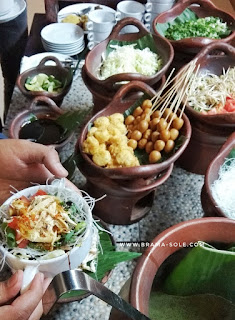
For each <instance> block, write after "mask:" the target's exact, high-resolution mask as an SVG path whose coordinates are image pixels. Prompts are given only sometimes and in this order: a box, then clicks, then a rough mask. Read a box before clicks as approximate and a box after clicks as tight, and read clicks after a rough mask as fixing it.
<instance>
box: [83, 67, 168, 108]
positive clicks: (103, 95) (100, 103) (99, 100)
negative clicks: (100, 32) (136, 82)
mask: <svg viewBox="0 0 235 320" xmlns="http://www.w3.org/2000/svg"><path fill="white" fill-rule="evenodd" d="M82 79H83V82H84V83H85V85H86V87H87V88H88V90H89V91H90V92H91V94H92V98H93V105H94V107H93V114H96V113H97V112H99V111H100V110H102V109H104V108H105V107H106V106H107V105H108V104H109V103H110V102H111V101H112V100H113V97H114V95H115V93H116V91H114V90H113V91H109V90H107V89H105V91H104V88H103V87H102V85H98V84H97V83H95V82H92V80H91V79H89V78H88V76H87V74H86V70H85V68H84V66H83V68H82ZM165 81H166V77H165V76H163V77H162V78H161V79H160V80H159V82H157V83H156V84H155V86H154V90H156V91H157V90H158V89H159V88H161V87H162V85H163V84H164V83H165ZM142 94H143V93H142V92H135V93H130V95H129V96H128V99H130V100H132V101H136V100H138V99H139V98H140V97H141V95H142Z"/></svg>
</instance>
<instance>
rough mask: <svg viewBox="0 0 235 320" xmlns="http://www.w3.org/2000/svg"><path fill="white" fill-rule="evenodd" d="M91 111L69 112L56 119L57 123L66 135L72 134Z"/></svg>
mask: <svg viewBox="0 0 235 320" xmlns="http://www.w3.org/2000/svg"><path fill="white" fill-rule="evenodd" d="M89 112H90V111H84V110H83V111H81V110H77V111H68V112H65V113H64V114H62V115H60V116H59V117H58V118H57V119H56V123H57V124H59V125H60V126H61V127H63V128H64V131H65V133H66V134H70V133H71V132H72V131H74V130H75V129H76V128H77V127H78V126H81V125H82V124H83V123H84V121H85V119H86V117H87V115H88V113H89Z"/></svg>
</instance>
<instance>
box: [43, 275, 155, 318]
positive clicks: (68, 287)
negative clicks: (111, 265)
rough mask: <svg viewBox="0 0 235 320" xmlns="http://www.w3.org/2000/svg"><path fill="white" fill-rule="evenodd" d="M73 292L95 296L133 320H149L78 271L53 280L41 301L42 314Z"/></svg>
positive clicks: (57, 276) (58, 276)
mask: <svg viewBox="0 0 235 320" xmlns="http://www.w3.org/2000/svg"><path fill="white" fill-rule="evenodd" d="M74 290H84V291H87V292H89V293H91V294H93V295H95V296H96V297H98V298H100V299H101V300H103V301H105V302H106V303H108V304H109V305H111V306H112V307H114V308H115V309H118V310H119V311H121V312H123V313H124V314H125V315H127V316H128V317H129V318H131V319H133V320H150V319H149V318H148V317H147V316H145V315H144V314H143V313H141V312H140V311H138V310H137V309H135V308H134V307H132V305H130V304H129V303H127V302H126V301H125V300H123V299H122V298H121V297H120V296H118V295H117V294H115V293H114V292H113V291H111V290H109V289H108V288H106V287H105V286H104V285H102V284H101V283H100V282H98V281H96V280H94V279H92V278H91V277H90V276H88V275H87V274H85V273H84V272H82V271H79V270H68V271H65V272H62V273H59V274H58V275H56V276H55V277H54V278H53V280H52V282H51V284H50V285H49V287H48V288H47V290H46V292H45V294H44V296H43V299H42V300H43V311H44V314H47V313H48V312H49V311H50V310H51V308H52V307H53V305H54V304H55V303H56V301H57V300H59V298H60V297H61V296H62V295H63V294H65V293H67V292H70V291H74Z"/></svg>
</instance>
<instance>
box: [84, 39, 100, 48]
mask: <svg viewBox="0 0 235 320" xmlns="http://www.w3.org/2000/svg"><path fill="white" fill-rule="evenodd" d="M98 43H99V42H96V41H89V42H88V44H87V48H88V49H89V50H92V49H93V48H94V47H95V46H96V45H97V44H98Z"/></svg>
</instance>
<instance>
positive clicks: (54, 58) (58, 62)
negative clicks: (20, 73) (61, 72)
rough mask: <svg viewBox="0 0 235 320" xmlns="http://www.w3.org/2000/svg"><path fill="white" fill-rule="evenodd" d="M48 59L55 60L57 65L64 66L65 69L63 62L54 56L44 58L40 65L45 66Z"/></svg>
mask: <svg viewBox="0 0 235 320" xmlns="http://www.w3.org/2000/svg"><path fill="white" fill-rule="evenodd" d="M47 61H54V62H55V64H56V66H57V67H60V68H63V69H64V67H63V65H62V63H61V62H60V60H59V59H57V58H56V57H54V56H47V57H44V58H43V59H42V60H41V61H40V62H39V65H38V67H42V66H44V65H45V64H46V62H47Z"/></svg>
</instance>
